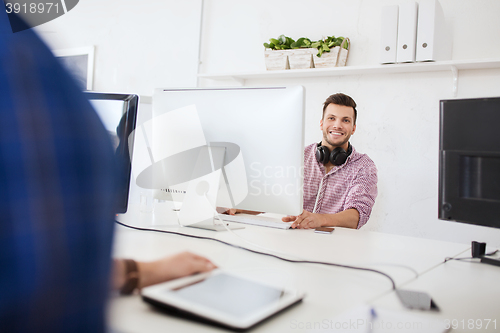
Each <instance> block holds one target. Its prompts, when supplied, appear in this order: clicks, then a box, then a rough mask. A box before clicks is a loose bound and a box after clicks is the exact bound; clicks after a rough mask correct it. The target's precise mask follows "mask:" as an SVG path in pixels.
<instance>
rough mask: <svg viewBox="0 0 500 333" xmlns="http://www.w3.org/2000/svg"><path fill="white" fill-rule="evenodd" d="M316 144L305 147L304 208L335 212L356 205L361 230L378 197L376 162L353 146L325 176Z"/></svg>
mask: <svg viewBox="0 0 500 333" xmlns="http://www.w3.org/2000/svg"><path fill="white" fill-rule="evenodd" d="M316 147H317V144H316V143H313V144H311V145H309V146H307V147H306V148H305V150H304V210H307V211H309V212H313V213H321V214H335V213H338V212H342V211H344V210H347V209H350V208H355V209H356V210H357V211H358V212H359V222H358V229H359V228H361V227H362V226H364V225H365V224H366V222H367V221H368V219H369V218H370V213H371V211H372V207H373V204H374V203H375V198H376V197H377V168H376V167H375V163H373V161H372V160H371V159H370V158H369V157H368V155H366V154H361V153H358V152H357V151H356V150H355V149H354V147H353V148H352V153H351V155H350V156H349V157H348V158H347V161H346V162H345V163H344V164H343V165H340V166H334V167H333V168H332V170H330V172H329V173H328V174H326V175H325V167H324V166H323V164H321V163H319V162H318V161H317V160H316ZM322 180H323V183H322ZM320 186H321V189H320V190H319V188H320ZM318 190H319V193H318ZM316 197H318V202H317V204H316ZM315 204H316V210H314V205H315Z"/></svg>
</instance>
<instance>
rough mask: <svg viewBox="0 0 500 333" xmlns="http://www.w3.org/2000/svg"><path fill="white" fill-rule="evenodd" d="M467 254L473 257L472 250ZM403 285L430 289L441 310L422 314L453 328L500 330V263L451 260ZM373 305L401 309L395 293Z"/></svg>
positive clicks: (485, 330) (406, 287)
mask: <svg viewBox="0 0 500 333" xmlns="http://www.w3.org/2000/svg"><path fill="white" fill-rule="evenodd" d="M464 257H470V253H467V254H466V255H464ZM476 260H477V259H476ZM402 288H403V289H411V290H419V291H425V292H427V293H429V294H430V295H431V297H432V298H433V299H434V301H435V302H436V304H437V305H438V306H439V308H440V309H441V311H440V312H438V313H422V314H423V315H425V316H427V317H428V318H433V319H444V320H447V323H449V324H450V326H452V328H453V330H452V331H453V332H499V331H500V300H499V298H500V267H498V266H491V265H486V264H480V263H477V262H467V261H455V260H452V261H448V262H446V263H445V264H443V265H440V266H439V267H437V268H435V269H433V270H432V271H430V272H428V273H427V274H425V275H423V276H421V277H420V278H419V279H417V280H414V281H411V282H409V283H407V284H405V285H404V286H402ZM372 305H374V306H375V307H383V308H387V309H394V310H400V309H402V305H401V303H400V302H399V300H398V299H397V296H396V295H395V293H390V294H388V295H385V296H384V297H381V298H379V299H377V300H376V301H374V302H373V303H372ZM469 325H470V327H469ZM480 325H481V328H479V326H480ZM487 325H488V327H486V326H487Z"/></svg>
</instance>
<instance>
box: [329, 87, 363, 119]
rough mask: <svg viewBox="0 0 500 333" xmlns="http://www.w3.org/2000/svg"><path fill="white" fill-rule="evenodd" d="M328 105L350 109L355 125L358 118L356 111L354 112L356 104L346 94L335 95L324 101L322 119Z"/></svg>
mask: <svg viewBox="0 0 500 333" xmlns="http://www.w3.org/2000/svg"><path fill="white" fill-rule="evenodd" d="M330 104H336V105H343V106H350V107H352V108H353V110H354V124H356V118H358V111H357V110H356V102H355V101H354V100H353V99H352V98H351V97H350V96H347V95H346V94H343V93H336V94H333V95H331V96H329V97H328V98H327V99H326V101H325V103H324V104H323V118H324V117H325V110H326V108H327V106H328V105H330Z"/></svg>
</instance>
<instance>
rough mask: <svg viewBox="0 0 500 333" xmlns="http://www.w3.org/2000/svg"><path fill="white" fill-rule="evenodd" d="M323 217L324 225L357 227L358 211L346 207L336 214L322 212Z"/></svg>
mask: <svg viewBox="0 0 500 333" xmlns="http://www.w3.org/2000/svg"><path fill="white" fill-rule="evenodd" d="M322 215H323V216H324V218H325V221H326V222H325V223H324V225H323V226H325V227H344V228H352V229H357V228H358V222H359V212H358V211H357V210H356V209H354V208H351V209H347V210H344V211H342V212H339V213H337V214H322Z"/></svg>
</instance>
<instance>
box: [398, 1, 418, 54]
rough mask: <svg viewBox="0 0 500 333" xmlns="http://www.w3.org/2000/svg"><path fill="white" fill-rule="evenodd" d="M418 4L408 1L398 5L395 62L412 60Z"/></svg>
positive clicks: (415, 40)
mask: <svg viewBox="0 0 500 333" xmlns="http://www.w3.org/2000/svg"><path fill="white" fill-rule="evenodd" d="M417 17H418V4H417V3H416V2H414V1H408V2H405V3H403V4H401V5H399V20H398V50H397V57H396V60H397V62H414V61H415V46H416V42H417Z"/></svg>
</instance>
